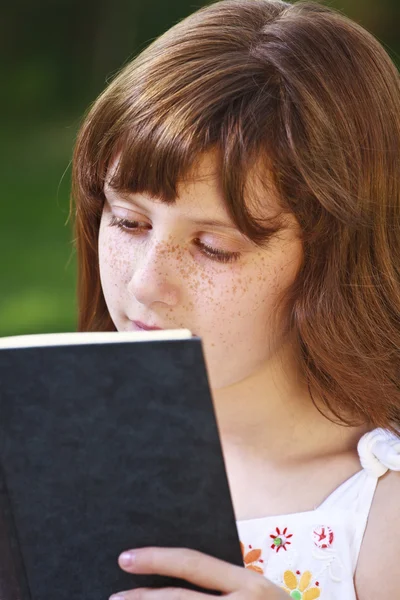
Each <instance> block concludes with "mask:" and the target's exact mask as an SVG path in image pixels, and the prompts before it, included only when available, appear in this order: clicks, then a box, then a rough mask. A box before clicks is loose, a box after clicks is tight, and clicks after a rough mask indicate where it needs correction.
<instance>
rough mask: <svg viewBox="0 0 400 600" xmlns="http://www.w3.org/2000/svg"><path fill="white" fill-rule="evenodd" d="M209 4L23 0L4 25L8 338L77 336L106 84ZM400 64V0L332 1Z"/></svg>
mask: <svg viewBox="0 0 400 600" xmlns="http://www.w3.org/2000/svg"><path fill="white" fill-rule="evenodd" d="M205 3H206V2H201V1H200V0H199V1H198V2H197V3H192V2H187V1H185V0H168V1H166V0H147V1H146V2H142V1H139V0H130V1H128V0H97V1H96V2H94V0H90V1H88V0H86V2H83V3H82V2H78V0H38V1H37V2H30V1H28V0H17V1H14V2H13V3H10V2H9V3H7V5H6V6H5V7H3V10H2V19H1V21H0V56H1V57H2V59H3V63H4V64H2V65H1V72H2V75H3V77H2V84H3V85H2V94H0V111H1V112H0V114H1V118H2V123H1V131H2V134H1V139H2V142H3V143H2V144H1V150H0V174H1V218H0V251H1V262H0V265H1V267H0V335H13V334H21V333H39V332H47V331H49V332H50V331H71V330H74V329H75V322H76V318H75V311H76V306H75V271H76V265H75V256H74V253H73V244H72V232H71V228H70V225H69V224H68V223H67V217H68V210H69V186H70V168H69V165H70V158H71V153H72V147H73V143H74V137H75V135H76V131H77V129H78V127H79V122H80V119H81V117H82V116H83V114H84V112H85V111H86V109H87V107H88V106H89V104H90V103H91V102H92V101H93V100H94V99H95V97H96V96H97V95H98V93H99V92H100V91H101V90H102V89H103V88H104V86H105V84H106V81H107V80H108V79H109V78H110V77H112V76H113V74H115V73H116V71H117V70H118V69H119V68H120V67H121V66H122V65H123V64H124V63H125V62H126V61H127V60H129V58H131V57H133V56H134V55H136V54H137V53H138V52H139V51H140V50H141V49H143V48H144V47H145V46H146V45H147V44H148V43H149V42H150V41H151V40H152V39H154V38H155V37H157V36H158V35H159V34H161V33H162V32H163V31H165V30H166V29H167V28H168V27H170V26H172V25H173V24H174V23H176V22H177V21H178V20H180V19H181V18H183V17H185V16H186V15H188V14H190V13H191V12H193V11H194V10H196V8H199V7H200V6H202V5H203V4H205ZM325 3H327V4H329V5H331V6H334V7H335V8H337V9H339V10H341V11H342V12H343V13H344V14H346V15H348V16H349V17H351V18H353V19H355V20H356V21H357V22H359V23H360V24H361V25H363V26H364V27H365V28H367V29H368V30H369V31H371V32H372V33H373V34H374V35H375V36H376V37H377V38H378V39H379V40H380V41H381V43H383V45H384V46H385V47H386V49H387V51H388V52H389V54H390V55H391V57H392V59H393V60H394V61H395V62H396V63H397V65H398V66H400V60H399V54H400V34H399V31H400V27H399V25H400V2H399V0H379V2H378V1H377V0H342V1H339V0H334V1H333V0H332V1H330V2H325Z"/></svg>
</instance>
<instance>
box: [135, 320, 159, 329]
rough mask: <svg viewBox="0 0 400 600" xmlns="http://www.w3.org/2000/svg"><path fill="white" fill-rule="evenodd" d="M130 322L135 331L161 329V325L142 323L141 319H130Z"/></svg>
mask: <svg viewBox="0 0 400 600" xmlns="http://www.w3.org/2000/svg"><path fill="white" fill-rule="evenodd" d="M131 323H132V327H133V329H134V330H135V331H162V327H157V326H156V325H146V323H142V322H141V321H131Z"/></svg>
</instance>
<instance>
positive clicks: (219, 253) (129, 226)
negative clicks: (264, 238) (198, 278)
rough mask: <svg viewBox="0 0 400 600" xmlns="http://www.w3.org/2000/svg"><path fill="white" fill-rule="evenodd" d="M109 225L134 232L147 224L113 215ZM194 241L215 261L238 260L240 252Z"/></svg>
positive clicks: (228, 261) (227, 261)
mask: <svg viewBox="0 0 400 600" xmlns="http://www.w3.org/2000/svg"><path fill="white" fill-rule="evenodd" d="M109 225H110V227H114V226H115V227H118V229H121V230H122V231H125V232H126V233H134V232H135V231H138V230H139V229H142V228H143V226H145V227H146V226H148V225H147V223H140V222H139V221H128V219H121V218H118V217H116V216H114V215H113V216H112V217H111V220H110V223H109ZM149 227H151V226H149ZM194 243H195V245H196V246H197V247H198V248H199V249H200V251H201V252H202V253H203V254H204V255H205V256H207V258H209V259H211V260H214V261H217V262H221V263H230V262H234V261H236V260H238V259H239V258H240V256H241V254H240V252H227V251H225V250H220V249H219V248H212V247H211V246H208V245H207V244H204V242H202V241H201V240H199V239H198V238H196V239H195V240H194Z"/></svg>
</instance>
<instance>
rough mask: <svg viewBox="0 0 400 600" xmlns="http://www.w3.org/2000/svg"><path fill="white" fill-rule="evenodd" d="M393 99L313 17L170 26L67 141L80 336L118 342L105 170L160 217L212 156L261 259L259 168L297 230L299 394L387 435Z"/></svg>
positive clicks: (200, 18)
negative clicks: (104, 236)
mask: <svg viewBox="0 0 400 600" xmlns="http://www.w3.org/2000/svg"><path fill="white" fill-rule="evenodd" d="M399 92H400V89H399V73H398V71H397V69H396V68H395V66H394V64H393V63H392V62H391V60H390V58H389V56H388V55H387V54H386V52H385V51H384V49H383V48H382V46H381V45H380V44H379V43H378V42H377V40H376V39H375V38H374V37H373V36H372V35H371V34H370V33H368V32H367V31H366V30H365V29H363V28H362V27H361V26H359V25H358V24H356V23H354V22H353V21H351V20H350V19H348V18H346V17H345V16H343V15H341V14H339V13H338V12H336V11H334V10H333V9H331V8H327V7H325V6H322V5H319V4H316V3H313V2H303V1H301V2H298V3H296V4H293V5H292V4H288V3H286V2H280V1H277V0H272V1H271V0H222V1H219V2H215V3H213V4H210V5H208V6H205V7H203V8H201V9H200V10H198V11H197V12H195V13H194V14H192V15H191V16H189V17H188V18H186V19H184V20H183V21H181V22H180V23H178V24H176V25H175V26H174V27H172V28H171V29H170V30H168V31H167V32H166V33H165V34H164V35H162V36H161V37H159V38H158V39H156V40H155V41H154V42H153V43H151V45H149V46H148V47H147V48H146V49H145V50H144V51H143V52H142V53H140V54H139V55H138V56H137V57H136V58H135V59H134V60H133V61H132V62H131V63H129V64H128V65H127V66H126V67H125V68H124V69H123V70H122V71H121V72H120V73H119V74H118V75H117V76H116V78H115V79H114V80H113V81H112V82H111V84H110V85H109V86H108V88H107V89H106V90H105V91H104V92H103V93H102V94H101V96H100V97H99V98H98V99H97V101H96V102H95V103H94V104H93V106H92V107H91V109H90V111H89V112H88V114H87V116H86V119H85V120H84V123H83V125H82V127H81V130H80V132H79V135H78V139H77V143H76V148H75V152H74V159H73V190H72V196H73V200H74V202H75V204H73V203H72V204H71V209H73V210H74V217H75V234H76V235H75V237H76V245H77V252H78V269H79V272H78V303H79V325H78V328H79V330H81V331H94V330H103V331H104V330H115V327H114V325H113V323H112V321H111V318H110V315H109V313H108V310H107V307H106V304H105V300H104V297H103V294H102V290H101V284H100V277H99V265H98V250H97V239H98V230H99V223H100V218H101V212H102V207H103V202H104V195H103V187H104V182H105V177H106V173H107V169H108V168H109V166H110V161H111V160H112V159H113V157H115V156H116V155H117V154H119V152H122V154H121V160H120V163H119V168H118V169H117V171H116V174H115V176H114V177H113V181H112V185H113V187H115V188H116V189H118V190H121V191H127V190H129V191H131V192H137V193H140V192H146V193H147V194H149V195H150V196H152V197H158V198H159V199H161V200H163V201H164V202H171V203H172V202H174V201H175V198H176V195H177V183H178V182H179V181H180V180H182V179H183V178H184V177H185V175H186V174H187V173H188V172H189V170H190V169H191V168H192V167H193V165H194V163H195V161H196V159H197V158H198V157H199V156H200V155H201V154H202V153H203V152H206V151H208V150H210V149H216V150H217V152H218V157H219V159H218V160H219V162H220V165H219V166H220V171H219V172H220V173H221V185H222V188H221V189H222V190H223V194H224V198H225V202H226V206H227V208H228V210H229V213H230V215H231V217H232V218H233V220H234V222H235V223H236V225H237V227H238V229H239V230H240V231H241V232H242V233H244V234H245V235H246V236H248V237H249V238H251V239H252V240H253V241H255V242H256V243H257V244H260V245H263V243H264V242H265V241H266V240H267V239H268V238H270V237H271V235H273V234H274V233H276V232H277V231H279V223H278V222H277V221H273V220H269V221H267V220H266V219H264V220H263V219H261V218H260V217H259V216H257V217H256V215H255V213H254V211H253V212H252V210H251V209H250V203H249V202H248V201H245V199H246V198H247V194H246V191H247V189H248V186H247V181H248V179H249V172H250V167H251V166H252V165H254V163H255V161H256V160H258V163H259V164H261V165H263V168H262V169H261V171H263V172H261V171H260V173H261V180H263V175H265V182H266V181H267V175H268V177H269V178H272V182H273V185H274V187H275V190H276V192H277V195H278V198H279V202H280V204H281V207H282V211H283V212H285V211H287V212H289V213H292V214H294V215H295V217H296V219H297V221H298V223H299V224H300V226H301V236H302V238H301V239H302V242H303V248H304V261H303V265H302V267H301V269H300V271H299V273H298V276H297V278H296V280H295V282H294V284H293V286H291V288H290V289H289V291H288V293H287V295H286V297H285V302H286V305H287V307H288V311H289V313H288V314H289V315H290V327H291V330H292V331H293V332H295V337H296V340H297V341H298V346H299V349H300V355H301V356H300V360H301V364H302V368H303V372H304V374H305V377H306V381H307V382H308V385H309V388H310V392H311V390H312V391H313V392H315V393H317V394H318V396H319V397H322V398H323V400H324V402H325V405H326V406H327V407H328V408H329V409H330V410H331V411H332V412H333V414H334V415H335V416H336V418H337V419H338V420H339V422H342V423H344V424H348V425H353V424H356V423H361V422H367V423H370V424H371V425H374V426H377V427H379V426H381V427H388V428H393V426H394V424H397V425H398V424H400V356H399V354H400V185H399V148H400V93H399ZM270 180H271V179H268V181H270Z"/></svg>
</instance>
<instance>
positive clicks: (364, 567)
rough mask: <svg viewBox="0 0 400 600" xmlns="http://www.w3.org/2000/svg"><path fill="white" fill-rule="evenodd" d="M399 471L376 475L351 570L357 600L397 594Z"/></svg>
mask: <svg viewBox="0 0 400 600" xmlns="http://www.w3.org/2000/svg"><path fill="white" fill-rule="evenodd" d="M399 505H400V472H396V471H388V472H387V473H385V475H383V476H382V477H380V478H379V481H378V484H377V488H376V492H375V496H374V500H373V502H372V506H371V511H370V514H369V518H368V523H367V527H366V530H365V535H364V539H363V542H362V544H361V550H360V555H359V559H358V564H357V568H356V573H355V586H356V592H357V598H358V600H375V599H376V598H396V597H398V596H397V594H398V593H399V583H398V569H399V557H400V510H399Z"/></svg>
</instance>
